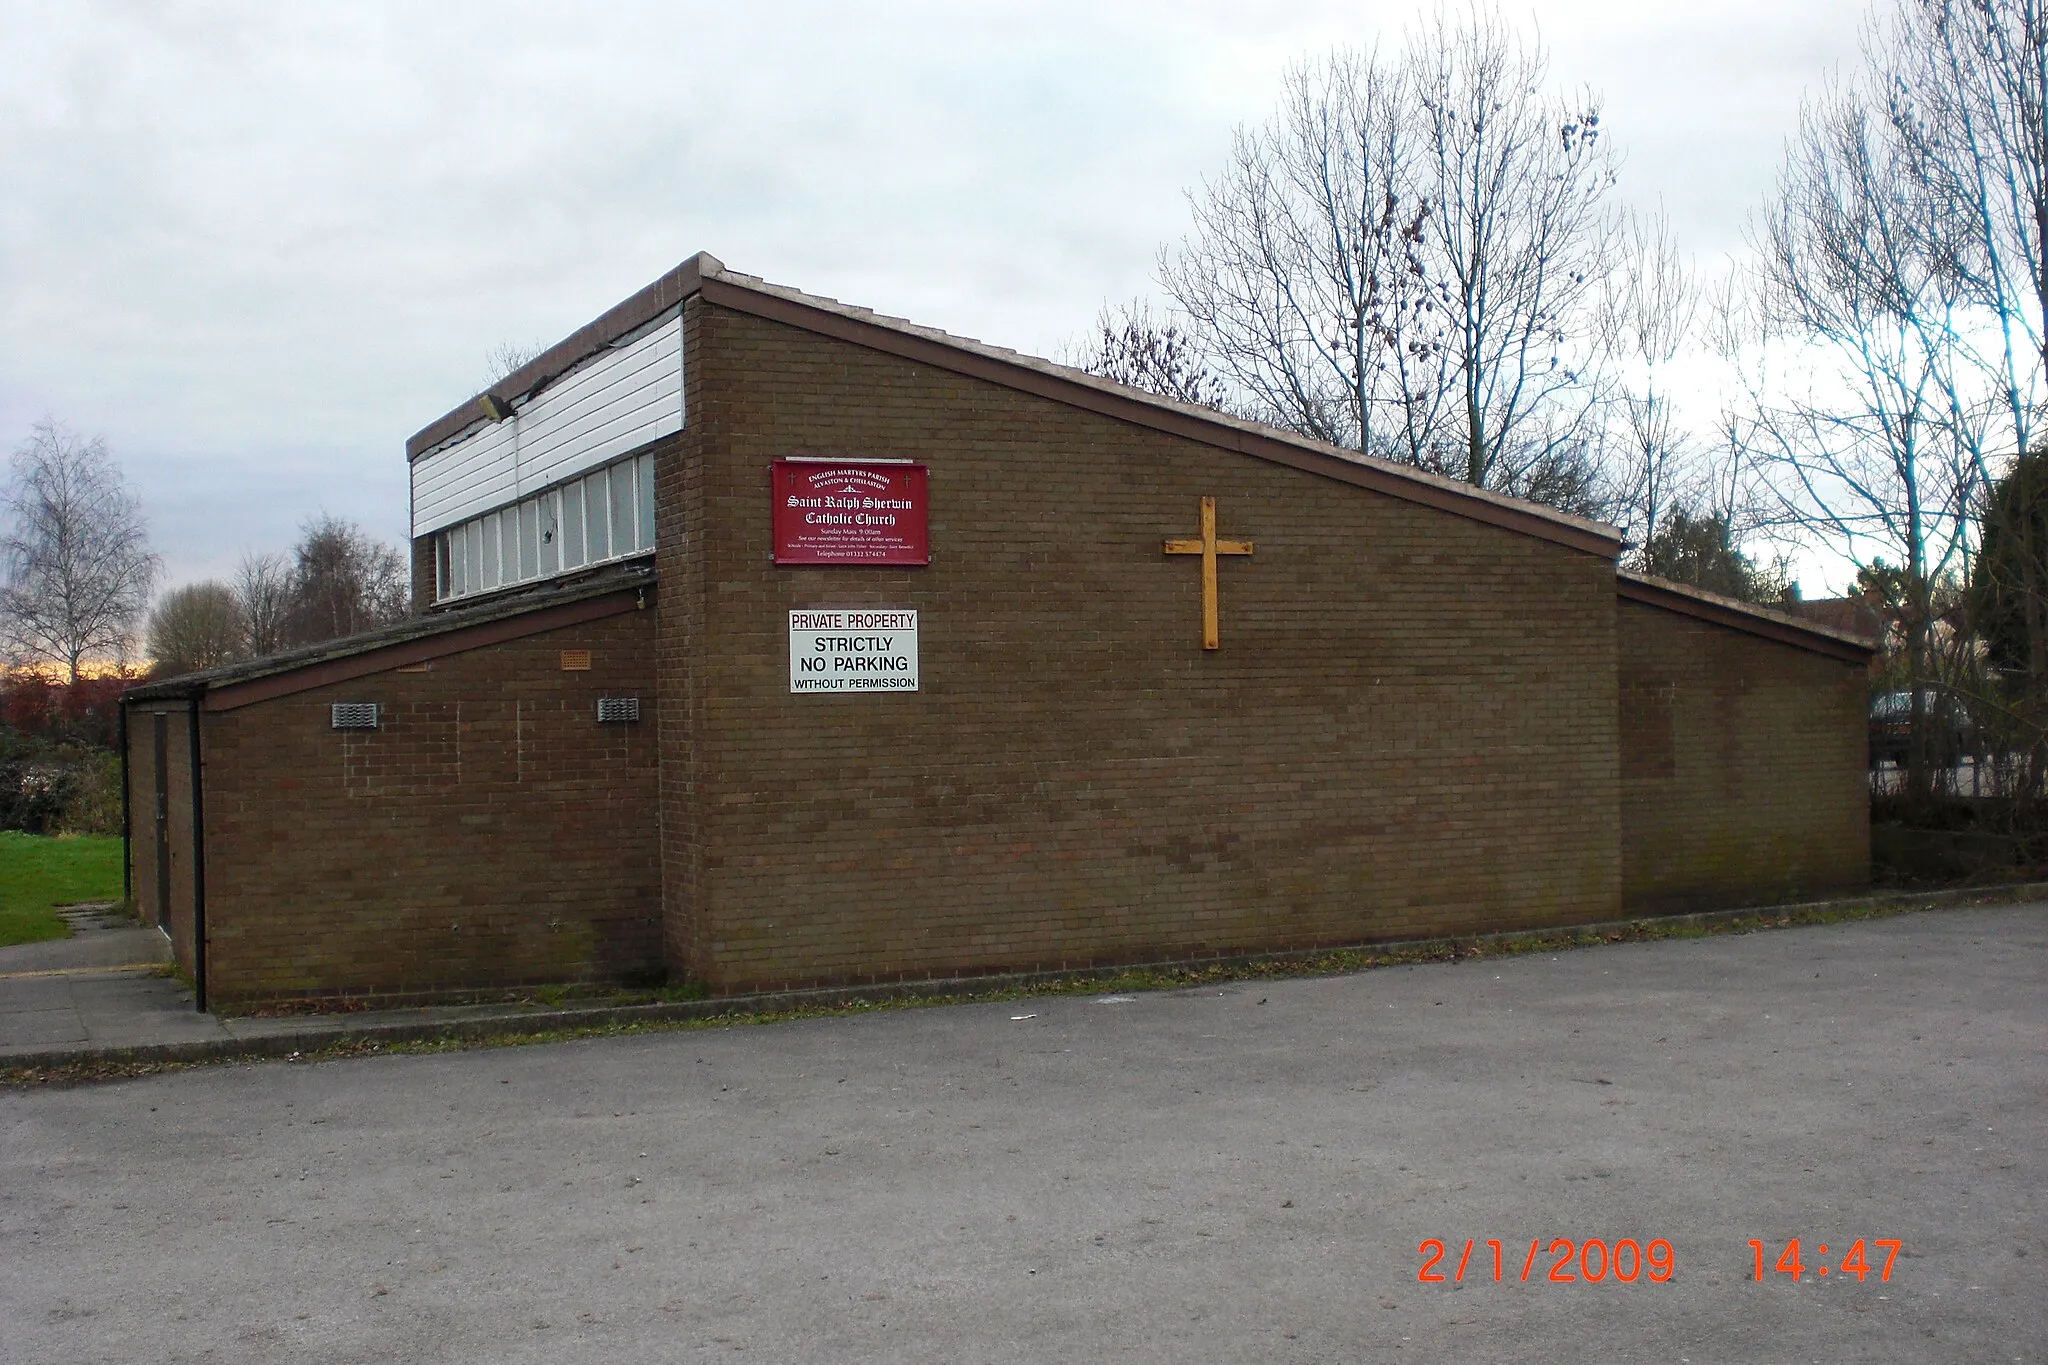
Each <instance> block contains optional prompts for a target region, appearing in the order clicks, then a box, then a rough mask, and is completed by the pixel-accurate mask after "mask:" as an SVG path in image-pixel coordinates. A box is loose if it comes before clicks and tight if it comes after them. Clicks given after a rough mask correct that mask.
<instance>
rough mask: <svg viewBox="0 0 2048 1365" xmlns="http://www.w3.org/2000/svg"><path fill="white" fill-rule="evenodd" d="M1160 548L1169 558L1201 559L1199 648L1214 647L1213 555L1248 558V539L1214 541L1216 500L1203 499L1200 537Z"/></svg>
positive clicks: (1214, 566)
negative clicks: (1198, 557) (1192, 557)
mask: <svg viewBox="0 0 2048 1365" xmlns="http://www.w3.org/2000/svg"><path fill="white" fill-rule="evenodd" d="M1164 548H1165V550H1166V553H1168V554H1170V555H1200V556H1201V557H1202V648H1204V649H1216V648H1218V647H1219V646H1220V643H1221V642H1220V640H1219V638H1218V636H1219V632H1218V630H1217V621H1216V616H1217V612H1216V556H1217V555H1248V554H1250V553H1251V552H1252V543H1251V542H1250V541H1249V540H1218V539H1216V499H1214V498H1203V499H1202V535H1201V538H1200V539H1199V540H1183V539H1174V540H1169V541H1167V542H1166V544H1165V547H1164Z"/></svg>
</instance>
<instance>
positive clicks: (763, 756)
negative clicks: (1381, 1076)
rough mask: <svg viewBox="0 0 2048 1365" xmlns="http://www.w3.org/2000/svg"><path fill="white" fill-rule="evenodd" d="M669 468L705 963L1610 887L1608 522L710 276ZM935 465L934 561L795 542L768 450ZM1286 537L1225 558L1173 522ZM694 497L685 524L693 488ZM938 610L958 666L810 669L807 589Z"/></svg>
mask: <svg viewBox="0 0 2048 1365" xmlns="http://www.w3.org/2000/svg"><path fill="white" fill-rule="evenodd" d="M686 346H687V348H688V349H687V351H686V354H687V355H688V357H689V361H688V363H687V365H686V373H687V374H688V376H689V380H688V382H689V385H690V389H689V395H688V404H689V411H690V413H691V430H690V432H689V433H687V436H686V441H685V444H684V446H683V448H682V451H681V453H680V458H679V459H678V460H676V461H674V462H672V463H671V464H670V465H669V466H665V468H664V474H663V484H662V498H663V508H664V511H663V521H662V525H661V560H660V576H661V581H662V583H663V604H662V611H663V616H664V621H663V628H664V632H665V634H664V639H663V644H662V650H663V653H662V661H663V669H664V677H663V683H662V694H661V695H662V706H663V731H662V733H663V742H664V753H665V755H666V757H667V759H668V761H669V763H670V765H671V767H670V770H669V771H668V772H666V773H665V775H664V787H663V825H664V837H665V841H666V842H665V844H664V855H665V858H666V859H667V860H668V862H669V865H670V869H671V870H670V872H669V874H668V886H669V891H668V914H669V918H670V926H669V932H668V942H669V952H670V954H671V962H672V964H676V963H679V962H680V964H681V965H683V966H686V968H687V970H688V971H690V972H691V973H692V974H694V975H696V976H699V977H702V978H705V979H708V980H709V981H710V982H711V983H712V984H713V985H714V986H716V987H717V988H720V989H726V990H731V989H738V988H743V987H747V986H753V985H770V984H780V983H789V982H815V981H838V980H864V979H875V978H888V977H897V976H914V975H918V974H923V973H950V972H956V971H977V970H997V969H1003V968H1033V967H1044V966H1055V965H1060V964H1077V963H1084V962H1094V961H1110V960H1142V959H1147V958H1158V957H1181V956H1188V955H1193V954H1201V953H1207V952H1230V951H1241V950H1251V949H1265V948H1282V947H1291V946H1307V945H1313V944H1326V943H1337V942H1355V941H1360V940H1366V939H1377V938H1401V937H1409V936H1414V935H1422V934H1438V933H1446V932H1456V931H1468V930H1490V929H1501V928H1507V927H1512V926H1521V925H1542V924H1555V923H1566V922H1573V921H1582V920H1591V919H1599V918H1605V917H1609V916H1612V915H1613V914H1615V913H1616V912H1617V910H1618V908H1619V899H1620V847H1619V832H1618V831H1619V823H1620V822H1619V815H1618V809H1617V790H1618V780H1619V756H1618V746H1617V740H1616V719H1615V717H1616V707H1615V703H1616V693H1615V678H1616V674H1615V663H1614V661H1615V637H1614V620H1615V614H1614V575H1613V569H1612V565H1611V564H1610V563H1609V562H1608V561H1607V560H1605V559H1604V558H1602V557H1599V556H1595V555H1589V554H1586V553H1583V552H1579V551H1575V550H1570V549H1565V548H1562V547H1560V546H1557V545H1554V544H1550V543H1546V542H1543V541H1539V540H1536V539H1532V538H1529V537H1525V536H1522V535H1517V534H1513V533H1510V532H1506V531H1502V530H1500V529H1497V528H1493V527H1489V526H1485V525H1481V524H1478V523H1475V522H1472V521H1469V520H1467V519H1464V518H1461V517H1458V516H1454V515H1451V514H1448V513H1445V512H1442V511H1438V510H1434V509H1431V508H1427V507H1422V506H1418V505H1415V504H1412V503H1407V502H1403V501H1397V500H1395V499H1393V498H1390V497H1387V496H1384V495H1381V494H1377V493H1372V492H1367V491H1364V490H1360V489H1357V488H1354V487H1350V486H1347V485H1343V484H1338V483H1335V482H1333V481H1330V480H1328V479H1324V478H1320V477H1317V476H1314V475H1311V474H1307V473H1302V472H1298V471H1295V470H1291V469H1286V468H1282V467H1279V466H1276V465H1273V464H1269V463H1266V462H1263V461H1260V460H1256V459H1252V458H1247V457H1245V456H1242V455H1236V454H1232V453H1228V452H1225V451H1221V450H1217V449H1215V448H1213V447H1209V446H1205V445H1201V444H1198V443H1195V442H1193V441H1189V440H1186V439H1183V438H1180V437H1176V436H1171V435H1167V434H1163V433H1159V432H1154V431H1149V430H1144V429H1140V428H1137V427H1134V426H1131V425H1129V424H1126V423H1123V422H1119V421H1117V420H1115V419H1112V418H1109V417H1104V416H1099V415H1095V414H1091V413H1088V412H1085V411H1080V410H1077V409H1075V408H1072V407H1069V406H1067V405H1064V404H1060V403H1057V402H1053V401H1050V400H1047V399H1042V398H1036V397H1032V396H1030V395H1026V394H1021V393H1018V392H1015V391H1013V390H1010V389H1006V388H1003V387H999V386H997V385H995V384H992V383H989V382H986V381H983V380H979V379H974V378H970V377H966V376H962V375H958V374H954V373H951V372H947V371H941V370H936V369H933V368H931V367H928V366H921V365H918V364H916V363H914V362H911V361H907V360H903V359H899V358H896V357H892V356H890V355H886V354H883V353H881V352H878V351H874V350H870V349H867V348H865V347H861V346H858V345H855V344H852V343H849V342H842V341H835V340H830V339H827V338H824V337H820V336H818V335H815V334H813V333H810V332H807V331H802V330H799V329H796V328H793V327H789V326H785V325H782V324H778V323H774V322H769V321H765V320H762V319H759V318H756V317H752V316H748V315H745V314H742V313H738V312H733V311H729V310H723V309H719V308H716V307H713V306H709V305H699V304H693V305H692V308H691V312H690V317H689V326H688V328H687V339H686ZM796 454H822V455H845V456H872V457H891V458H914V459H919V460H923V461H926V462H928V463H929V464H930V466H931V496H932V505H933V513H932V527H931V531H932V546H933V556H934V560H933V563H932V565H931V566H930V567H928V568H921V569H814V568H805V569H796V568H777V567H775V566H773V565H772V564H771V563H770V562H769V559H770V548H771V547H770V543H769V519H768V464H769V461H770V460H772V459H774V458H776V457H778V456H784V455H796ZM1204 495H1210V496H1214V497H1216V498H1217V500H1218V507H1219V531H1220V534H1222V535H1223V536H1226V537H1241V538H1249V539H1252V540H1254V541H1256V543H1257V555H1256V556H1255V557H1253V558H1251V559H1229V560H1225V561H1224V562H1223V564H1222V566H1221V577H1222V643H1223V647H1222V649H1221V650H1220V651H1218V652H1214V653H1209V652H1205V651H1203V650H1202V648H1201V641H1200V601H1201V596H1200V568H1199V562H1198V561H1197V560H1195V559H1193V558H1180V557H1174V558H1168V557H1166V556H1164V555H1162V554H1161V551H1160V541H1161V540H1162V538H1164V537H1168V536H1185V535H1192V534H1194V533H1195V532H1196V530H1197V517H1198V512H1199V500H1200V499H1201V497H1203V496H1204ZM678 522H680V523H681V524H680V525H678V524H677V523H678ZM850 606H889V607H910V608H915V609H916V610H917V611H918V612H919V613H920V619H919V624H920V652H921V672H922V691H920V692H919V693H916V694H883V695H872V694H871V695H833V694H823V695H801V696H792V695H791V694H790V693H789V690H788V644H787V612H788V611H790V610H791V609H800V608H808V607H850Z"/></svg>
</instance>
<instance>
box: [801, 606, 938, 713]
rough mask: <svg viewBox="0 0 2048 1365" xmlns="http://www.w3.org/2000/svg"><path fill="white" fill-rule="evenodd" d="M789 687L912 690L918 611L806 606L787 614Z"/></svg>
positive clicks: (805, 690) (915, 680) (915, 684)
mask: <svg viewBox="0 0 2048 1365" xmlns="http://www.w3.org/2000/svg"><path fill="white" fill-rule="evenodd" d="M789 690H790V693H791V695H796V694H797V693H814V692H834V693H839V692H915V691H918V690H919V687H918V660H917V612H916V611H915V610H914V609H912V608H909V607H805V608H796V609H792V610H791V611H790V613H789Z"/></svg>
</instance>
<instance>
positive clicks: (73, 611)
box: [0, 418, 158, 684]
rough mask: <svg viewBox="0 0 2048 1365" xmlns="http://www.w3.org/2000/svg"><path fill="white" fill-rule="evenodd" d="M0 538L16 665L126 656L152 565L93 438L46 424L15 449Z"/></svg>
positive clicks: (7, 627)
mask: <svg viewBox="0 0 2048 1365" xmlns="http://www.w3.org/2000/svg"><path fill="white" fill-rule="evenodd" d="M12 473H13V480H12V482H11V483H10V485H9V486H8V488H7V491H6V494H5V498H4V501H0V506H4V508H5V510H6V512H7V514H8V525H7V527H6V530H5V533H4V535H0V556H4V559H5V564H6V584H5V586H4V587H0V635H4V639H5V641H6V644H7V645H8V646H9V647H10V649H11V650H12V651H13V652H14V653H15V654H16V655H17V656H18V657H19V658H22V659H32V660H46V661H49V662H53V663H56V664H59V665H61V666H62V667H63V668H64V670H65V672H66V674H67V676H68V678H69V680H70V681H71V682H72V683H74V684H75V683H76V682H77V681H78V676H79V666H80V665H81V664H82V663H83V662H84V661H85V660H87V659H88V658H92V657H94V656H103V657H107V658H112V659H122V658H125V657H126V656H127V653H128V650H129V645H130V640H131V634H132V631H133V629H134V625H135V622H136V619H137V618H138V617H139V616H141V614H142V610H143V608H144V607H145V606H147V605H148V603H149V589H150V584H151V583H152V582H153V581H154V579H155V577H156V573H157V567H158V561H157V558H156V556H155V555H153V554H151V553H150V550H149V536H148V532H147V530H146V528H145V527H144V525H143V520H142V509H141V505H140V504H139V503H138V502H137V500H136V498H135V495H134V493H133V492H132V491H131V490H130V489H129V487H128V484H127V481H126V480H124V479H123V478H122V477H121V470H120V467H119V466H118V465H116V464H115V463H114V459H113V457H112V456H111V455H109V454H108V453H107V448H106V444H105V442H103V441H101V440H100V439H99V438H98V437H94V438H93V439H91V440H89V441H88V440H82V439H80V438H79V437H78V435H77V434H76V433H74V432H72V431H70V430H69V429H68V428H66V427H64V426H62V425H60V424H58V423H57V422H55V421H53V420H51V419H47V418H46V419H44V420H43V421H41V422H38V423H36V425H35V427H34V428H33V429H32V430H31V432H30V434H29V437H28V439H27V440H26V441H24V442H22V444H21V445H20V446H19V447H17V448H16V450H15V452H14V459H13V468H12Z"/></svg>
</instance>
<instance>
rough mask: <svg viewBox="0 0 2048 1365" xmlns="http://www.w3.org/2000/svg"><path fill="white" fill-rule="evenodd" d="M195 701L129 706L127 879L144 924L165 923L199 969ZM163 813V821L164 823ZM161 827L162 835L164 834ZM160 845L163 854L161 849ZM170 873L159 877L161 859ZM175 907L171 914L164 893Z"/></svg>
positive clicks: (187, 962) (182, 955) (184, 961)
mask: <svg viewBox="0 0 2048 1365" xmlns="http://www.w3.org/2000/svg"><path fill="white" fill-rule="evenodd" d="M159 716H161V717H162V718H163V719H162V721H161V724H162V726H163V731H164V735H163V738H164V745H163V756H164V764H163V768H164V774H163V775H164V782H163V800H162V803H161V806H159V802H158V790H157V758H156V748H157V746H156V727H157V725H158V724H159V721H158V719H157V718H158V717H159ZM191 752H192V737H191V707H190V706H189V705H188V704H186V703H185V702H181V701H160V702H140V703H129V704H128V858H129V868H128V881H129V887H130V890H131V892H132V894H133V895H134V897H135V909H136V913H137V915H138V916H139V917H140V918H141V920H142V922H143V923H144V924H150V925H154V924H158V923H164V924H165V925H166V927H167V929H168V931H169V933H170V936H171V943H172V946H173V948H174V949H175V951H176V953H177V957H178V962H179V964H180V965H181V966H183V967H184V968H185V969H186V970H187V971H190V970H191V967H192V903H193V890H194V886H193V848H192V764H191ZM160 819H161V822H162V823H161V825H160V824H159V821H160ZM160 833H161V838H159V834H160ZM160 850H161V854H160ZM160 856H161V858H162V863H163V871H164V873H165V875H164V876H163V877H162V878H161V879H159V876H158V868H159V859H160ZM166 889H167V890H168V891H169V897H168V900H169V906H170V912H169V915H168V916H165V915H164V912H163V905H164V902H165V899H166V898H165V896H164V892H165V890H166Z"/></svg>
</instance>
